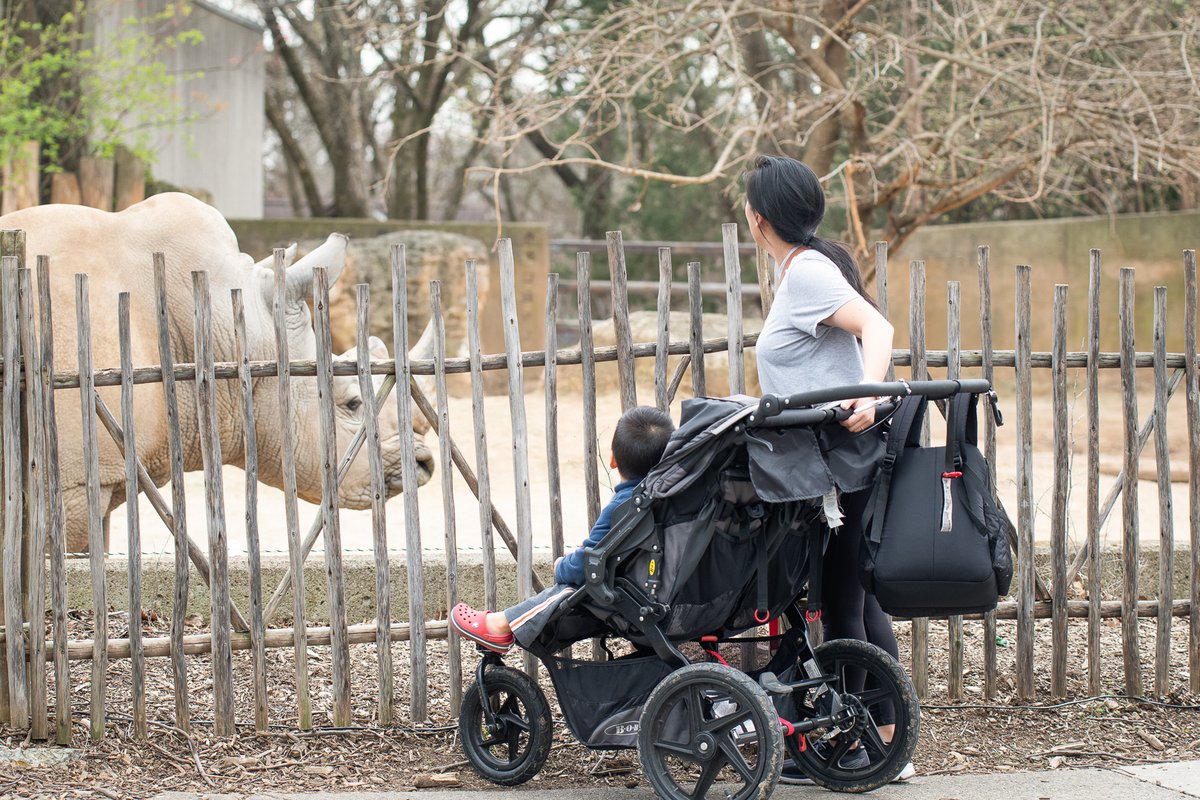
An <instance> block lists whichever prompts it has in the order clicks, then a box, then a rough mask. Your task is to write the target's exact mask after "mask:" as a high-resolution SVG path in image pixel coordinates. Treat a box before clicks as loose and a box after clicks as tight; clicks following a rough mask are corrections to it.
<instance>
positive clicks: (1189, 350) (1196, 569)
mask: <svg viewBox="0 0 1200 800" xmlns="http://www.w3.org/2000/svg"><path fill="white" fill-rule="evenodd" d="M1183 278H1184V301H1183V305H1184V318H1183V350H1184V363H1185V365H1186V366H1185V368H1186V370H1187V428H1188V466H1189V467H1190V469H1189V470H1188V529H1189V531H1190V533H1191V543H1192V569H1191V573H1192V585H1191V610H1190V613H1189V615H1188V629H1189V630H1188V676H1189V678H1190V680H1189V681H1188V683H1189V687H1188V688H1189V690H1190V691H1191V692H1192V694H1200V363H1197V358H1200V356H1198V355H1197V352H1196V345H1197V342H1196V315H1197V305H1198V300H1197V296H1196V295H1197V289H1196V251H1195V250H1185V251H1183Z"/></svg>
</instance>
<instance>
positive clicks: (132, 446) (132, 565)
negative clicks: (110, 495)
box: [117, 292, 146, 741]
mask: <svg viewBox="0 0 1200 800" xmlns="http://www.w3.org/2000/svg"><path fill="white" fill-rule="evenodd" d="M117 326H118V331H119V332H118V334H117V338H118V339H119V340H120V350H121V424H122V425H123V426H124V428H125V431H124V433H125V437H124V448H125V498H126V499H125V503H126V515H127V522H128V529H129V531H128V533H129V547H128V550H129V553H128V563H129V634H128V636H129V660H130V690H131V691H132V693H133V735H134V738H136V739H138V740H139V741H141V740H144V739H145V738H146V660H145V655H144V654H143V651H142V529H141V519H140V517H139V516H138V455H137V437H136V427H135V423H134V416H133V343H132V341H131V334H130V329H129V292H121V293H120V294H119V295H117Z"/></svg>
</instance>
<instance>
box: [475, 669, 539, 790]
mask: <svg viewBox="0 0 1200 800" xmlns="http://www.w3.org/2000/svg"><path fill="white" fill-rule="evenodd" d="M483 683H484V686H485V687H486V691H487V702H488V708H487V709H486V711H485V709H484V707H483V701H482V696H481V693H480V691H479V684H478V683H472V684H471V687H470V688H469V689H468V690H467V691H466V692H465V693H464V694H463V700H462V708H461V709H460V710H459V715H458V732H459V736H460V737H461V739H462V744H463V750H464V751H465V752H466V755H467V760H468V761H470V762H471V765H472V766H474V767H475V769H476V770H478V771H479V774H480V775H482V776H483V777H484V778H487V779H488V780H489V781H491V782H492V783H496V784H499V785H501V786H516V785H517V784H520V783H524V782H525V781H527V780H529V779H530V778H532V777H533V776H534V775H536V774H537V773H538V770H540V769H541V768H542V765H543V764H545V763H546V757H547V756H548V755H549V754H550V740H551V738H552V737H553V734H554V728H553V722H552V721H551V719H550V706H549V704H548V703H547V702H546V695H544V694H543V693H542V690H541V688H540V687H539V686H538V685H537V684H536V683H535V682H534V681H533V679H532V678H530V677H529V676H528V675H526V674H525V673H524V672H521V671H519V670H515V669H512V668H511V667H505V666H499V665H497V666H489V667H487V668H486V670H485V671H484V677H483Z"/></svg>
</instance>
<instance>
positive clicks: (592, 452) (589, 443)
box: [576, 252, 600, 529]
mask: <svg viewBox="0 0 1200 800" xmlns="http://www.w3.org/2000/svg"><path fill="white" fill-rule="evenodd" d="M576 271H577V274H578V278H579V300H578V305H579V364H580V370H581V371H582V372H583V379H582V381H581V383H582V386H583V482H584V488H585V489H586V490H587V521H588V528H589V529H590V528H591V527H592V526H593V525H595V524H596V518H597V517H598V516H600V470H599V466H600V465H599V462H600V447H599V442H597V440H596V436H597V433H596V352H595V349H594V344H593V341H592V301H591V297H592V291H591V275H592V269H591V255H590V254H589V253H586V252H582V253H579V254H578V255H577V256H576Z"/></svg>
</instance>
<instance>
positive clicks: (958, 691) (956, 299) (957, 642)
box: [946, 281, 963, 700]
mask: <svg viewBox="0 0 1200 800" xmlns="http://www.w3.org/2000/svg"><path fill="white" fill-rule="evenodd" d="M961 332H962V289H961V285H960V284H959V282H958V281H950V282H949V283H947V285H946V377H947V378H949V379H950V380H958V377H959V371H960V363H959V361H960V350H959V347H960V340H961ZM948 435H949V434H947V436H948ZM946 635H947V641H948V643H949V647H950V659H949V660H950V663H949V675H948V677H947V679H946V695H947V696H948V697H949V698H950V699H951V700H958V699H960V698H961V697H962V691H963V620H962V617H961V616H951V617H950V618H949V619H948V620H946Z"/></svg>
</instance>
